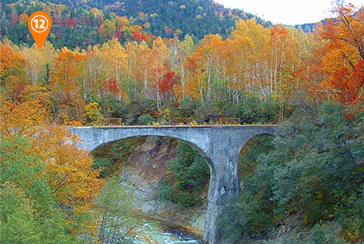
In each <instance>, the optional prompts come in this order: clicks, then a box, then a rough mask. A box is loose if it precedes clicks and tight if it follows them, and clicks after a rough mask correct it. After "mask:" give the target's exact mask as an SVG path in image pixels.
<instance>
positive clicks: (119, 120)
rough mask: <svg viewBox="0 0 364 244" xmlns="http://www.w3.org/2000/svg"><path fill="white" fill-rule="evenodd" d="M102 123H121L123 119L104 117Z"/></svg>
mask: <svg viewBox="0 0 364 244" xmlns="http://www.w3.org/2000/svg"><path fill="white" fill-rule="evenodd" d="M103 124H104V125H123V119H121V118H105V119H104V120H103Z"/></svg>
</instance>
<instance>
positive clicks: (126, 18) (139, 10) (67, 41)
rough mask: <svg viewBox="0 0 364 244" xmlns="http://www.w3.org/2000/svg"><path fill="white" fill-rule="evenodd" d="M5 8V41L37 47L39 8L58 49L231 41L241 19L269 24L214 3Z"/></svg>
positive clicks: (162, 0) (63, 1) (67, 1)
mask: <svg viewBox="0 0 364 244" xmlns="http://www.w3.org/2000/svg"><path fill="white" fill-rule="evenodd" d="M1 9H2V11H1V13H0V18H1V20H2V21H1V29H0V36H1V39H3V38H5V37H8V38H9V39H10V40H11V41H12V42H13V43H15V44H22V43H26V44H28V45H31V44H32V43H33V42H32V41H33V40H32V38H31V36H30V33H29V30H28V23H27V22H28V18H29V16H30V15H31V14H32V13H34V12H35V11H39V10H43V11H46V12H48V13H49V14H50V15H51V17H52V19H53V26H52V30H51V34H50V36H49V40H50V41H51V42H52V44H53V45H54V46H55V47H56V48H60V47H62V46H67V47H68V48H75V47H82V48H86V47H87V46H88V45H95V44H102V43H105V42H106V41H108V40H110V39H112V38H114V37H116V38H117V39H119V41H121V42H125V41H127V40H137V41H141V40H145V41H150V40H152V39H153V38H154V37H156V36H161V37H173V36H174V35H178V36H179V37H180V39H183V38H184V36H185V35H187V34H189V35H193V36H194V37H195V38H197V39H202V38H203V37H204V36H205V35H207V34H220V35H221V36H222V37H227V36H228V35H229V34H230V33H231V31H232V30H233V29H234V26H235V24H236V21H237V20H238V19H245V20H246V19H250V18H255V19H256V20H257V23H261V24H263V25H266V26H269V25H271V23H270V22H265V21H264V20H262V19H260V18H258V17H256V16H254V15H252V14H249V13H246V12H244V11H242V10H237V9H234V10H231V9H227V8H224V7H223V6H222V5H220V4H217V3H215V2H213V1H212V0H197V1H191V0H176V1H167V0H159V1H151V0H131V1H116V0H100V1H74V0H51V1H46V2H43V1H36V2H34V1H30V0H20V1H11V0H5V1H2V3H1Z"/></svg>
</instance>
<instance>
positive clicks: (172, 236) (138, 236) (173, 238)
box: [127, 219, 202, 244]
mask: <svg viewBox="0 0 364 244" xmlns="http://www.w3.org/2000/svg"><path fill="white" fill-rule="evenodd" d="M143 222H144V223H142V224H141V225H140V227H137V228H136V230H135V231H133V232H134V233H133V237H129V238H127V239H128V240H129V241H130V243H133V244H198V243H202V239H200V238H199V237H197V236H195V235H193V234H190V233H187V232H185V231H182V230H180V229H178V228H176V227H172V226H168V225H166V224H163V223H161V222H158V221H153V220H150V219H148V220H146V219H143Z"/></svg>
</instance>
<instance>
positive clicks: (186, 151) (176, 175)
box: [159, 142, 209, 206]
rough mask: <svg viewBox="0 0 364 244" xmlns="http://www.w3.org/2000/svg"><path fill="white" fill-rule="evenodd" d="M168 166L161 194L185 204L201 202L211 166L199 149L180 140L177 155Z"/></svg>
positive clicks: (161, 186)
mask: <svg viewBox="0 0 364 244" xmlns="http://www.w3.org/2000/svg"><path fill="white" fill-rule="evenodd" d="M167 167H168V172H167V175H166V176H165V177H164V179H163V180H162V181H161V183H160V192H159V196H160V197H161V198H163V199H167V200H170V201H173V202H176V203H179V204H181V205H183V206H192V205H195V204H201V203H202V201H203V198H202V195H203V191H204V189H205V187H206V186H207V182H208V179H209V168H208V165H207V163H206V161H205V159H204V158H203V157H202V156H201V155H200V154H199V153H198V152H197V150H196V149H194V148H192V147H191V146H190V145H188V144H187V143H185V142H178V147H177V157H176V158H175V159H174V160H172V161H170V162H169V163H168V164H167Z"/></svg>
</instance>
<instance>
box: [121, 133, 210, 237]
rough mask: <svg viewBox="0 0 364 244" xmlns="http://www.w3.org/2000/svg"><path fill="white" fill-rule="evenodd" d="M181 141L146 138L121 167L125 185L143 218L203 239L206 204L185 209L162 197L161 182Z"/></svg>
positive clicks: (135, 207) (134, 205) (136, 209)
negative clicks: (160, 193) (145, 217)
mask: <svg viewBox="0 0 364 244" xmlns="http://www.w3.org/2000/svg"><path fill="white" fill-rule="evenodd" d="M176 147H177V140H175V139H171V138H161V137H144V140H142V141H140V143H139V144H138V146H137V148H136V149H135V150H134V151H133V152H132V153H131V154H130V155H129V156H128V157H127V158H126V159H125V161H124V162H123V163H122V164H121V165H120V167H121V173H120V178H121V180H122V183H121V184H122V186H123V187H125V188H127V189H129V190H130V195H131V196H130V197H131V198H133V208H134V209H135V211H136V212H138V213H139V214H140V215H142V216H147V217H151V218H154V219H158V220H160V221H162V222H165V223H166V224H171V225H175V226H178V227H180V228H182V229H185V230H186V231H188V232H191V233H193V234H195V235H198V236H202V235H203V230H204V223H205V215H206V204H204V205H202V206H197V207H191V208H185V207H183V206H180V205H178V204H175V203H172V202H169V201H166V200H162V199H160V198H159V197H158V192H159V182H160V181H161V180H162V179H163V177H164V175H165V174H166V172H167V170H168V169H167V166H166V164H167V162H168V161H170V160H171V159H173V158H175V156H176Z"/></svg>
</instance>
